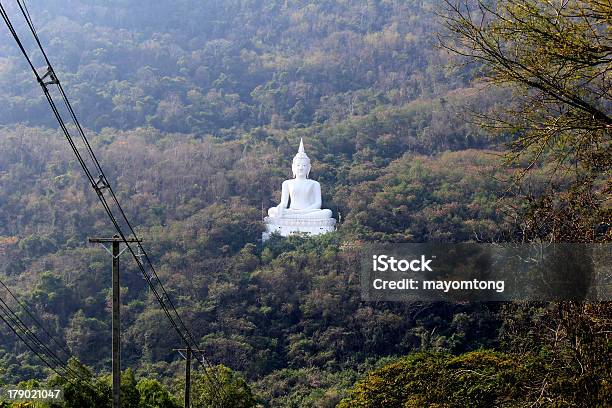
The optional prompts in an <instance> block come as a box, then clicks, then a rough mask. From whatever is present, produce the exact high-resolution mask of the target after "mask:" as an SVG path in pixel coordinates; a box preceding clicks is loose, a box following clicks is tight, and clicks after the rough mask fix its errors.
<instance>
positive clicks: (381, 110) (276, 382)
mask: <svg viewBox="0 0 612 408" xmlns="http://www.w3.org/2000/svg"><path fill="white" fill-rule="evenodd" d="M27 5H28V8H29V11H30V13H31V17H32V20H33V22H34V24H35V26H36V28H37V31H38V34H39V36H40V37H41V40H42V41H43V42H44V43H45V45H46V46H47V51H48V53H49V56H50V58H51V60H52V62H53V63H54V65H55V70H56V72H57V73H58V76H59V77H60V80H62V83H63V84H64V86H65V88H66V91H67V93H68V96H69V98H70V100H71V101H72V103H73V105H74V106H75V110H76V112H77V115H78V116H79V119H80V121H81V123H82V124H83V125H84V126H85V127H86V128H87V129H86V131H87V133H88V135H90V136H91V141H92V145H93V148H94V150H95V151H96V153H97V154H98V157H99V158H100V161H101V163H102V167H103V168H104V169H105V171H107V173H108V174H107V176H108V179H109V180H110V181H111V183H112V184H113V186H114V187H115V188H116V191H117V192H118V197H119V200H120V201H121V202H122V203H123V206H124V208H125V209H126V210H127V215H128V217H129V218H130V220H132V222H133V223H134V224H135V225H136V226H137V231H138V233H139V234H140V235H141V237H142V238H143V240H144V246H145V247H146V248H148V250H149V251H150V254H151V256H152V259H153V261H154V263H155V265H156V267H157V270H158V272H159V274H160V277H161V278H162V280H163V282H164V284H165V285H166V288H167V289H168V290H169V292H170V294H171V296H172V298H173V299H174V300H175V302H176V305H177V309H178V310H179V313H180V314H181V316H183V317H184V319H185V321H186V322H187V324H188V326H189V327H190V329H191V330H192V331H193V332H194V334H195V335H196V336H197V339H198V340H199V342H200V344H201V346H202V347H203V348H204V350H206V353H207V355H208V356H209V358H210V359H211V361H212V362H213V363H215V364H223V365H224V366H227V367H229V368H230V369H231V370H233V371H234V372H236V373H237V374H235V375H236V376H237V377H232V376H233V375H234V374H233V373H231V374H228V373H226V374H227V376H228V377H227V378H228V381H229V382H232V381H234V383H232V384H234V385H235V384H239V385H235V386H236V388H237V389H242V388H241V387H243V386H242V384H243V383H242V382H241V381H242V378H244V379H245V380H246V382H247V383H248V387H250V390H251V392H252V398H251V396H250V394H248V393H247V394H248V395H247V394H241V395H242V397H244V401H247V402H245V403H244V404H245V405H236V406H252V405H249V404H251V402H252V401H257V403H261V404H263V405H264V406H275V407H276V406H278V407H281V406H282V407H313V406H317V407H331V406H335V405H336V404H337V403H339V402H340V401H341V400H342V399H343V398H345V397H347V396H348V395H349V394H348V390H349V388H350V387H352V386H353V384H354V383H355V382H356V381H357V380H359V379H360V378H363V375H364V373H365V372H366V371H368V370H371V369H374V368H379V367H381V366H382V365H383V364H384V363H386V362H389V361H391V360H390V358H392V357H399V356H402V355H405V354H408V353H412V352H417V351H423V352H441V353H450V354H461V353H468V352H473V351H474V350H478V349H481V348H493V347H506V346H507V347H508V350H510V348H511V347H510V346H508V344H509V343H508V342H509V340H508V339H507V338H506V337H504V336H505V335H506V334H507V333H508V332H509V331H511V330H514V329H516V328H517V327H518V326H520V325H521V321H530V319H536V320H537V318H539V317H540V316H542V315H543V314H544V313H545V311H546V306H542V307H541V308H534V309H529V310H527V311H525V310H523V311H522V312H521V311H516V310H515V311H512V313H511V312H509V311H508V308H507V307H506V306H504V305H502V304H497V303H495V304H493V303H491V304H485V303H464V304H450V303H432V304H424V303H410V304H409V303H406V304H403V303H385V302H379V303H374V302H363V301H361V299H360V293H359V282H358V269H359V267H358V263H359V256H358V251H359V248H360V245H362V244H363V243H364V242H368V241H377V242H425V241H441V242H464V241H475V242H492V241H495V242H499V241H506V240H511V239H516V238H517V237H518V238H520V237H521V234H522V232H523V231H524V228H525V226H524V223H523V222H522V221H521V220H520V219H518V218H517V216H516V211H517V208H521V207H522V206H523V203H522V202H521V201H520V200H519V198H518V197H517V196H516V195H515V194H514V192H515V188H514V186H513V185H512V184H510V183H509V182H508V180H509V179H510V178H511V175H512V174H513V168H512V166H520V165H521V164H525V163H520V161H519V163H516V162H515V163H513V164H512V166H504V165H503V162H502V159H501V157H500V154H501V153H502V151H503V149H504V148H505V145H504V142H505V141H507V139H508V138H509V136H508V135H507V134H502V135H501V136H500V135H499V134H495V135H493V134H489V133H487V132H485V131H483V130H481V129H480V128H478V127H477V126H475V125H473V124H471V123H470V121H469V120H468V119H469V117H468V115H467V114H466V112H468V111H470V110H473V109H474V110H477V109H488V108H490V107H492V106H496V105H499V104H503V103H504V101H505V98H506V97H507V92H506V91H505V90H503V89H499V88H493V87H491V88H484V86H483V85H482V84H479V83H476V81H475V80H476V79H477V78H478V77H479V76H480V75H481V71H480V69H479V65H478V64H472V65H460V64H454V65H453V64H451V62H453V61H454V59H455V58H456V57H455V56H453V55H452V54H450V53H448V52H447V51H446V50H444V49H442V48H440V47H439V46H437V44H438V42H437V40H436V33H437V32H438V31H439V30H440V29H441V27H440V24H439V21H438V19H437V18H436V15H435V12H436V10H439V5H440V4H439V2H437V1H435V0H410V1H399V0H398V1H395V0H389V1H386V0H385V1H367V2H366V1H351V0H348V1H302V0H299V1H298V0H296V1H290V0H283V1H259V0H255V1H237V0H230V1H223V2H218V1H201V2H192V1H167V0H163V1H155V2H147V3H146V4H144V3H143V2H140V1H134V0H123V1H117V2H112V3H108V2H98V1H90V0H82V1H72V0H70V1H55V0H53V1H41V0H30V1H28V2H27ZM7 7H8V10H9V12H12V13H13V15H17V14H16V13H17V10H16V8H15V7H16V6H15V5H14V4H13V3H11V4H8V3H7ZM18 28H20V29H23V25H22V24H20V25H18ZM26 46H27V47H31V46H32V43H28V44H26ZM26 68H27V66H26V64H25V61H24V60H23V58H21V56H20V54H19V51H18V49H17V48H16V46H15V45H14V43H13V42H12V40H11V38H9V35H8V32H7V30H0V125H1V126H0V277H1V278H2V279H3V280H5V281H6V282H7V283H9V284H10V285H11V287H12V288H14V289H15V290H16V292H17V293H19V295H20V298H21V299H23V300H24V301H26V302H27V303H28V304H30V305H31V306H32V308H33V309H34V310H35V311H36V313H37V315H38V316H39V317H40V318H41V320H42V321H43V322H44V323H45V325H46V327H47V328H49V330H50V331H51V333H52V334H53V335H54V336H57V338H58V339H61V341H62V342H64V343H65V344H66V345H67V346H68V348H69V351H70V352H71V354H72V355H74V356H75V357H76V358H78V359H79V361H80V362H81V363H83V364H85V365H86V366H88V367H90V368H91V369H92V370H93V372H94V373H95V375H98V376H103V375H104V374H107V373H108V370H109V369H110V357H111V355H110V305H109V302H110V288H109V283H110V271H109V268H110V258H109V256H108V254H107V253H106V252H105V251H103V250H102V249H101V248H99V247H98V246H93V245H91V244H88V243H87V238H88V237H91V236H106V235H109V234H112V233H113V230H112V228H111V225H110V224H109V223H108V221H107V219H106V218H105V216H104V213H103V210H102V208H101V207H100V206H99V204H98V202H97V200H96V195H95V193H94V192H93V191H92V190H91V187H90V186H89V185H87V183H86V181H85V179H84V178H83V175H82V171H81V169H80V168H79V167H78V163H76V161H75V160H74V158H73V156H72V153H71V152H70V150H69V148H68V145H67V143H66V141H65V140H64V139H63V137H61V135H60V132H59V131H58V129H57V125H56V123H55V122H54V118H53V117H52V115H51V113H50V111H49V109H48V106H47V104H46V100H45V99H44V97H43V95H42V93H41V90H40V87H39V86H38V85H37V84H36V81H35V80H34V78H33V77H32V75H31V72H30V71H29V70H27V69H26ZM300 138H303V139H304V143H305V146H306V152H307V153H308V155H309V156H310V158H311V160H312V165H313V169H312V172H311V175H310V177H311V178H313V179H315V180H318V181H319V182H320V183H321V185H322V189H323V191H322V193H323V206H324V207H326V208H330V209H332V211H333V212H334V216H335V217H336V218H340V220H341V223H340V224H339V227H338V230H337V231H336V232H334V233H331V234H328V235H325V236H321V237H317V238H311V239H304V238H299V237H295V238H290V239H276V238H275V239H272V240H270V241H269V242H267V243H266V244H265V245H264V244H262V243H261V242H260V238H261V232H262V230H263V224H262V222H261V220H262V217H263V215H264V214H265V212H264V211H265V210H266V209H267V208H269V207H270V206H272V205H276V204H277V202H278V199H279V197H280V186H281V183H282V181H283V180H285V179H287V178H290V177H291V159H292V158H293V155H294V154H295V153H296V151H297V146H298V144H299V140H300ZM547 166H552V164H546V163H544V164H542V166H541V168H540V165H539V163H538V164H537V165H535V166H533V168H534V175H532V176H531V183H532V184H531V187H532V188H533V191H536V192H537V191H538V188H540V185H543V184H544V181H545V179H546V177H545V173H546V170H547V169H548V167H547ZM122 262H123V263H122V267H123V268H124V270H123V273H122V302H123V306H122V307H123V309H122V313H123V314H122V326H123V338H122V341H123V344H122V347H123V350H122V353H123V357H122V358H123V360H122V363H123V365H124V367H123V368H124V369H127V368H128V367H129V368H131V369H132V370H133V372H134V374H135V376H136V377H135V378H137V379H139V380H141V383H139V384H138V385H137V386H136V382H135V381H136V379H134V378H132V377H130V378H132V381H133V384H132V385H131V386H132V388H131V389H133V390H136V389H138V391H139V392H140V395H141V398H144V399H146V398H147V397H146V395H149V394H147V392H153V391H150V390H153V389H157V388H155V387H161V386H160V385H159V384H154V383H152V382H147V381H152V380H147V378H149V379H156V380H159V382H160V383H162V384H164V387H165V388H166V389H168V390H169V391H170V392H171V393H172V394H174V395H175V396H177V397H179V396H180V393H181V391H180V390H181V387H182V385H181V382H180V381H181V375H182V369H183V368H182V367H183V362H182V360H181V359H180V358H179V356H178V355H177V354H176V352H173V351H172V349H173V348H176V347H181V344H180V339H179V338H178V337H176V338H175V336H174V335H168V333H171V332H172V328H171V327H170V325H169V324H168V322H167V321H166V319H165V316H164V315H163V312H162V311H161V310H160V309H159V308H158V305H157V303H156V301H155V299H154V297H153V295H152V294H151V293H150V292H149V291H148V290H147V287H146V283H145V281H144V280H143V279H142V277H141V275H139V273H138V271H137V268H136V266H135V265H134V264H133V262H131V261H128V258H127V257H126V258H125V261H122ZM1 293H2V290H0V294H1ZM521 313H524V314H521ZM534 315H535V317H534ZM517 330H518V329H517ZM450 354H433V355H434V356H436V357H435V359H437V360H435V359H434V358H433V357H432V360H431V361H432V364H434V363H435V364H442V365H443V364H446V363H445V361H446V360H445V359H450V357H448V356H449V355H450ZM424 355H425V354H423V355H419V356H421V357H418V358H422V356H424ZM466 356H467V357H465V359H466V361H467V363H465V364H466V366H468V367H469V366H470V364H471V360H469V359H470V358H471V357H470V356H471V355H470V354H467V355H466ZM490 359H492V360H491V361H493V359H499V360H500V361H502V362H504V364H515V366H516V367H518V369H521V370H522V369H523V368H524V367H523V366H521V364H523V363H525V364H530V363H531V362H533V361H535V363H533V364H536V363H537V364H540V363H541V361H540V360H537V359H536V360H537V361H536V360H533V361H532V360H529V358H527V357H526V358H525V360H521V361H519V362H516V363H511V362H506V357H504V356H501V355H497V354H495V355H493V356H491V357H490ZM409 361H412V360H409ZM461 361H462V362H463V360H461ZM487 361H488V360H487ZM75 364H76V363H75ZM410 364H412V362H411V363H410ZM542 364H544V363H542ZM220 370H223V368H220ZM423 370H424V371H427V367H426V368H425V369H423ZM223 372H225V371H223ZM377 373H380V372H374V374H372V375H373V376H375V375H378V374H377ZM383 373H384V371H383ZM521 373H522V371H521ZM49 374H50V373H49V372H48V371H47V370H45V369H44V367H43V364H42V363H41V362H40V360H38V359H37V358H36V357H35V356H33V355H31V354H30V353H28V352H27V350H26V349H25V347H24V346H23V345H22V344H20V342H19V341H18V339H16V338H15V337H14V336H13V335H12V334H11V333H10V332H8V331H5V330H4V328H3V329H2V330H0V383H16V382H19V381H23V380H28V379H32V378H34V379H39V380H43V379H45V378H46V377H47V376H48V375H49ZM385 375H386V374H385ZM429 375H430V374H429ZM128 377H129V376H128ZM100 378H101V379H100V381H101V382H102V383H103V382H104V381H105V379H104V377H100ZM201 381H202V382H203V383H205V381H206V380H205V379H204V378H201ZM517 381H518V380H517ZM521 381H522V380H521ZM519 382H520V381H519ZM141 384H142V385H141ZM209 386H210V384H209ZM122 387H123V385H122ZM126 387H127V386H126ZM202 387H204V388H198V389H199V390H200V391H201V395H205V394H206V392H208V391H206V384H204V385H202ZM245 387H246V385H245ZM202 390H204V391H202ZM357 391H359V388H358V386H357ZM357 391H355V392H357ZM513 392H514V391H513ZM136 395H138V394H137V392H136ZM164 395H166V394H164ZM242 397H241V398H242ZM164 398H167V399H169V398H170V397H169V396H168V395H166V396H165V397H164ZM202 398H203V399H202V400H200V403H202V404H205V403H206V402H205V401H206V400H205V398H204V397H202ZM355 398H357V397H355ZM251 400H252V401H251ZM141 401H143V400H141ZM202 401H204V402H202ZM248 401H251V402H248ZM344 403H345V404H347V403H348V402H346V401H345V402H344ZM136 404H137V403H136ZM168 404H170V402H168ZM134 406H137V405H134ZM142 406H144V405H142ZM147 406H149V405H147ZM151 406H153V405H151ZM167 406H170V405H167ZM202 406H204V405H202ZM228 406H230V405H228ZM345 406H350V405H345ZM354 406H357V405H354ZM363 406H374V405H363ZM415 406H417V405H415Z"/></svg>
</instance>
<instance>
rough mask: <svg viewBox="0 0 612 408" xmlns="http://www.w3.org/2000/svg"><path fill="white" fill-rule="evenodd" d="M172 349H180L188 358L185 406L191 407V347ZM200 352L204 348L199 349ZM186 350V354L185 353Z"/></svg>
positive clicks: (184, 356) (186, 363) (186, 362)
mask: <svg viewBox="0 0 612 408" xmlns="http://www.w3.org/2000/svg"><path fill="white" fill-rule="evenodd" d="M172 351H178V352H179V354H180V355H181V356H182V357H183V358H184V359H185V360H186V361H185V408H190V407H191V405H190V404H191V401H190V398H191V397H190V394H191V351H192V349H191V347H187V348H178V349H172ZM197 351H199V352H200V353H201V352H202V350H197ZM183 352H185V354H183Z"/></svg>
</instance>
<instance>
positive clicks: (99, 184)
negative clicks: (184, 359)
mask: <svg viewBox="0 0 612 408" xmlns="http://www.w3.org/2000/svg"><path fill="white" fill-rule="evenodd" d="M17 4H18V5H19V9H20V10H21V13H22V15H23V17H24V18H25V20H26V22H27V25H28V27H29V29H30V31H31V33H32V35H33V36H34V39H35V40H36V43H37V45H38V48H39V49H40V51H41V53H42V55H43V57H44V59H45V61H46V63H47V72H46V73H45V74H44V75H42V76H41V75H39V73H38V71H37V70H36V69H35V68H34V65H33V63H32V61H31V60H30V57H29V55H28V53H27V52H26V50H25V48H24V46H23V44H22V43H21V40H20V38H19V35H18V34H17V32H16V31H15V29H14V27H13V25H12V23H11V21H10V18H9V16H8V14H7V13H6V10H5V9H4V7H3V5H2V3H1V2H0V14H1V15H2V18H3V20H4V22H5V24H6V25H7V27H8V29H9V31H10V32H11V34H12V35H13V38H14V39H15V41H16V43H17V45H18V47H19V49H20V50H21V52H22V54H23V55H24V57H25V58H26V60H27V62H28V64H29V65H30V68H31V69H32V72H33V73H34V76H35V77H36V80H37V81H38V83H39V84H40V85H41V87H42V88H43V92H44V94H45V97H46V99H47V102H48V103H49V106H50V107H51V110H52V112H53V114H54V115H55V117H56V119H57V121H58V123H59V125H60V128H61V129H62V131H63V133H64V136H65V137H66V140H67V141H68V143H69V144H70V147H71V149H72V151H73V153H74V154H75V156H76V158H77V160H78V162H79V164H80V165H81V167H82V169H83V171H84V172H85V175H86V177H87V179H88V181H89V182H90V184H91V186H92V188H93V189H94V190H95V192H96V194H97V196H98V199H99V201H100V203H101V204H102V206H103V208H104V210H105V212H106V214H107V215H108V217H109V219H110V220H111V223H112V224H113V226H114V227H115V230H116V231H117V233H118V234H119V236H120V237H121V239H122V240H123V242H124V243H125V245H126V246H127V248H128V250H129V252H130V253H131V254H132V257H133V258H134V260H135V261H136V263H137V265H138V268H139V269H140V271H141V273H142V274H143V276H144V277H145V280H146V281H147V284H148V285H149V287H150V288H151V290H152V292H153V293H154V295H155V298H156V300H157V301H158V303H159V304H160V306H161V308H162V310H163V311H164V313H165V314H166V317H167V318H168V320H169V321H170V323H171V324H172V326H173V327H174V329H175V331H176V332H177V333H178V335H179V337H180V338H181V339H182V340H183V342H185V344H186V345H187V346H188V347H190V348H192V349H193V350H194V351H197V352H199V349H198V347H197V342H196V340H195V338H194V337H193V335H192V334H191V332H190V331H189V329H188V328H187V326H186V325H185V323H184V321H183V320H182V319H181V317H180V315H179V314H178V311H177V310H176V307H175V306H174V303H173V302H172V300H171V298H170V296H169V295H168V292H167V291H166V289H165V288H164V285H163V284H162V282H161V279H160V278H159V276H158V274H157V272H156V270H155V267H154V266H153V263H152V262H151V260H150V258H149V256H148V254H147V252H146V251H145V250H144V248H143V247H142V244H140V242H137V243H136V245H137V247H138V250H139V251H138V252H139V254H142V255H143V256H144V258H145V259H146V262H147V266H148V267H149V269H150V271H151V276H150V275H149V274H148V273H147V270H146V269H145V265H144V264H143V263H142V262H141V260H140V259H139V257H138V256H137V255H136V252H135V251H134V249H133V248H132V246H131V245H130V244H129V242H128V239H127V237H126V235H127V234H125V233H124V231H123V229H122V228H121V226H120V225H119V222H118V220H117V218H116V217H115V215H114V213H113V211H112V209H111V208H110V206H109V204H108V202H107V201H106V197H105V196H104V190H108V192H109V194H110V196H111V198H112V202H113V204H114V205H115V206H116V207H117V209H118V210H119V213H120V215H121V218H122V220H123V222H124V223H125V224H126V226H127V228H128V231H129V233H130V234H131V235H132V236H133V239H138V238H137V235H136V232H135V230H134V228H133V226H132V224H131V223H130V222H129V220H128V218H127V216H126V214H125V212H124V210H123V208H122V207H121V205H120V204H119V200H118V199H117V196H116V195H115V192H114V190H113V189H112V187H111V185H110V183H109V182H108V179H107V178H106V176H105V174H104V171H103V170H102V167H101V166H100V163H99V161H98V160H97V158H96V156H95V154H94V152H93V150H92V148H91V145H90V143H89V141H88V139H87V137H86V135H85V133H84V131H83V129H82V127H81V125H80V123H79V121H78V119H77V117H76V114H75V113H74V110H73V108H72V106H71V104H70V102H69V101H68V98H67V96H66V93H65V92H64V89H63V87H62V85H61V83H60V81H59V80H58V78H57V75H56V74H55V72H54V70H53V67H52V65H51V62H50V61H49V58H48V56H47V54H46V52H45V50H44V48H43V46H42V44H41V42H40V39H39V37H38V34H37V32H36V30H35V28H34V25H33V23H32V21H31V18H30V16H29V12H27V11H26V10H27V8H25V7H24V6H22V4H21V1H20V0H17ZM24 4H25V3H24ZM49 85H56V86H57V89H58V90H59V93H60V95H61V98H62V100H63V101H64V104H65V106H66V108H67V110H68V111H69V113H70V117H71V119H72V122H73V123H74V124H75V126H76V128H77V130H78V133H79V136H80V137H81V139H82V141H83V143H84V145H85V149H86V151H87V153H88V155H89V156H90V159H91V160H92V162H93V164H94V166H95V168H96V170H97V173H98V174H99V175H98V177H97V179H96V178H94V176H93V175H92V172H91V171H90V169H89V167H88V165H87V163H86V162H85V160H84V159H83V157H82V156H81V153H80V151H79V149H78V147H77V145H76V144H75V142H74V140H73V138H72V135H71V134H70V132H69V130H68V128H67V127H66V124H65V122H64V120H63V118H62V115H61V114H60V112H59V110H58V109H57V106H56V105H55V101H54V100H53V98H52V96H51V94H50V92H49V88H48V86H49ZM157 286H158V287H159V291H158V289H157ZM166 303H168V304H169V306H170V307H171V309H172V313H171V311H170V310H169V309H168V306H167V305H166ZM200 355H201V358H202V362H203V364H204V365H205V366H208V367H209V368H212V364H211V363H210V362H209V361H208V360H207V359H206V356H205V355H204V354H203V353H200ZM196 360H197V361H198V362H200V360H199V359H196ZM205 374H206V376H207V377H208V378H209V380H211V381H212V382H214V383H216V384H217V386H218V390H219V391H220V392H223V393H224V394H225V391H224V390H223V388H222V387H221V386H220V383H219V381H218V379H217V378H216V375H214V373H213V376H212V377H210V376H209V374H208V370H205ZM217 396H219V394H218V393H217Z"/></svg>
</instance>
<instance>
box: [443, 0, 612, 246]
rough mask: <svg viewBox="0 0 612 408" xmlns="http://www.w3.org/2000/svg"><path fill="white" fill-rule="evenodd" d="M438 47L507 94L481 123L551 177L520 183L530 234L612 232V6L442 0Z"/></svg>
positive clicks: (515, 157)
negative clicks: (526, 186) (536, 186)
mask: <svg viewBox="0 0 612 408" xmlns="http://www.w3.org/2000/svg"><path fill="white" fill-rule="evenodd" d="M446 5H447V8H446V10H444V12H443V13H441V14H442V21H443V23H444V25H445V26H446V33H445V34H444V35H441V36H440V39H441V44H442V46H443V47H445V48H447V49H449V50H451V51H452V52H454V53H456V54H459V55H461V56H464V57H466V58H467V61H468V63H477V64H479V69H480V75H481V77H482V79H483V80H484V82H488V83H491V84H494V85H498V86H502V87H505V88H507V89H508V90H509V92H510V93H511V95H512V97H511V98H510V100H509V101H508V103H506V104H504V106H503V107H502V108H495V111H494V112H492V113H484V112H481V113H480V114H479V115H478V117H479V118H480V119H482V120H481V121H480V123H481V124H483V125H484V126H486V127H488V128H489V129H492V130H494V131H497V132H501V133H505V134H506V135H508V136H509V137H510V138H511V139H510V142H509V144H508V145H509V151H508V153H507V159H508V161H509V162H512V163H521V164H525V162H526V166H525V165H523V166H521V170H520V171H518V172H517V180H522V179H523V178H525V176H526V174H527V173H528V171H529V170H530V169H532V168H534V167H536V166H538V165H540V164H542V163H547V164H549V166H550V167H551V168H552V170H551V173H552V177H554V178H553V181H552V182H551V183H550V184H549V185H548V186H546V189H547V190H546V192H545V193H544V194H541V193H538V192H537V191H536V192H533V193H532V192H527V198H528V199H529V203H530V205H529V206H528V207H527V211H526V212H525V215H526V227H527V228H526V230H527V233H528V234H529V235H530V236H532V237H534V236H535V237H548V238H551V239H553V240H557V241H566V242H592V241H609V240H611V239H612V228H610V219H611V217H612V210H611V209H610V208H609V206H607V207H606V205H605V200H606V197H608V198H609V195H610V192H612V185H611V184H610V166H611V164H612V145H611V143H610V131H611V130H612V95H611V93H610V90H611V86H612V78H611V77H610V70H611V69H612V37H611V36H610V32H609V24H610V22H611V21H612V5H611V4H610V2H606V1H600V0H569V1H557V0H554V1H545V2H543V1H537V0H501V1H499V2H497V3H496V5H495V6H492V5H491V2H488V1H483V0H473V1H472V0H463V1H460V2H457V3H454V2H451V1H449V0H448V1H446Z"/></svg>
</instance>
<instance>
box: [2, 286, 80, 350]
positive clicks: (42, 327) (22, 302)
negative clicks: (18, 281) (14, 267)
mask: <svg viewBox="0 0 612 408" xmlns="http://www.w3.org/2000/svg"><path fill="white" fill-rule="evenodd" d="M0 285H1V286H2V287H4V289H5V290H6V291H7V292H8V293H9V294H10V295H11V297H12V298H13V299H14V300H15V302H17V303H18V304H19V306H21V308H22V309H23V310H24V311H25V312H26V313H27V315H28V316H30V319H32V321H33V322H34V324H35V325H36V326H38V327H39V328H40V329H42V331H43V332H45V334H46V335H47V337H49V339H50V340H51V341H53V342H54V343H55V344H56V345H57V346H58V347H59V348H60V349H62V351H63V352H64V353H65V354H66V355H68V356H70V355H71V354H70V351H69V350H68V348H67V347H66V346H65V345H63V344H62V343H60V342H58V341H57V340H55V337H54V336H53V335H52V334H51V333H49V331H48V330H47V329H46V328H45V326H44V325H43V324H42V323H41V322H40V321H39V320H38V319H37V318H36V316H34V314H33V313H32V312H31V311H30V308H29V307H28V304H27V303H26V302H25V301H21V300H19V299H18V298H17V296H15V294H14V293H13V292H12V291H11V289H9V287H8V286H6V284H5V283H4V282H3V281H2V279H0Z"/></svg>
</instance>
